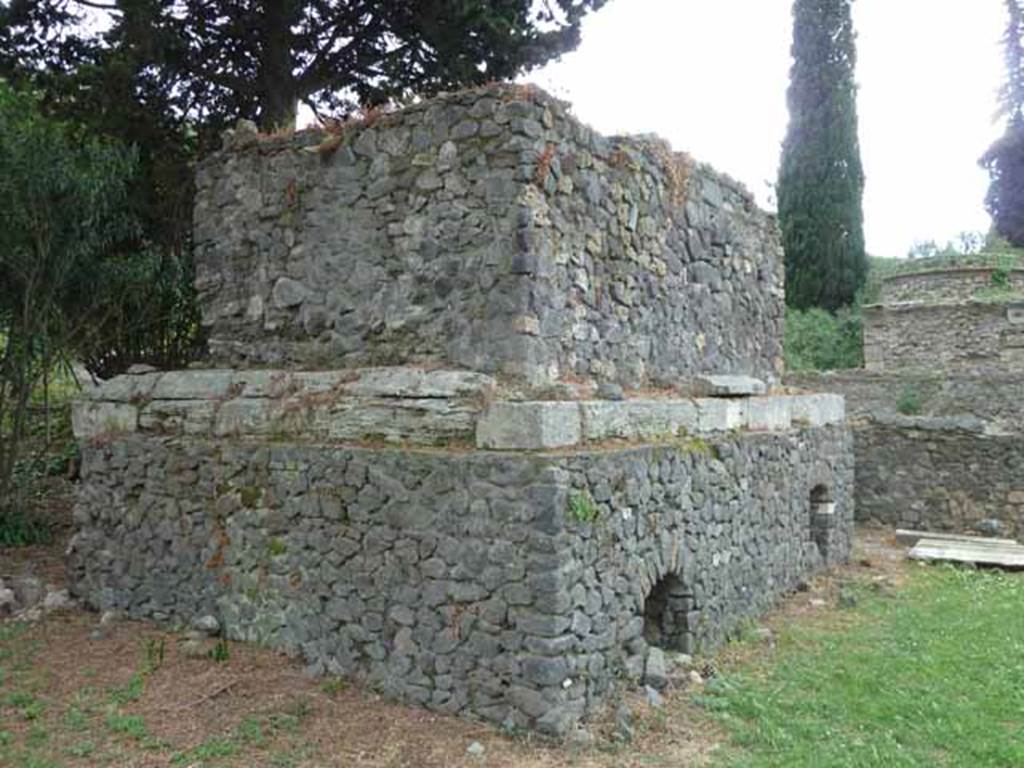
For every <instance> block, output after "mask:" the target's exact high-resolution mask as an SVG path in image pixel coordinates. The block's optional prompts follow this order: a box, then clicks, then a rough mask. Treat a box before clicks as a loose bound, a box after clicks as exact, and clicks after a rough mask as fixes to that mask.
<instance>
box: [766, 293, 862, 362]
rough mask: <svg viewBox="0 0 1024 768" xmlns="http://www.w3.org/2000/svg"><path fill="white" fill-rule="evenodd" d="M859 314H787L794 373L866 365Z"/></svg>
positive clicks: (792, 311)
mask: <svg viewBox="0 0 1024 768" xmlns="http://www.w3.org/2000/svg"><path fill="white" fill-rule="evenodd" d="M862 331H863V328H862V322H861V316H860V313H859V311H857V310H855V309H850V308H844V309H840V310H839V311H838V312H836V313H834V314H833V313H831V312H828V311H826V310H824V309H817V308H814V309H807V310H798V309H788V310H787V311H786V332H785V356H786V368H787V369H788V370H790V371H815V370H817V371H826V370H835V369H841V368H859V367H861V366H862V365H863V364H864V350H863V341H862V335H863V332H862Z"/></svg>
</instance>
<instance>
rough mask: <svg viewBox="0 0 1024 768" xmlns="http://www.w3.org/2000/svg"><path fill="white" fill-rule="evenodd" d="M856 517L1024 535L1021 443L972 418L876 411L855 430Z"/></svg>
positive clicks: (908, 525)
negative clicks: (878, 414)
mask: <svg viewBox="0 0 1024 768" xmlns="http://www.w3.org/2000/svg"><path fill="white" fill-rule="evenodd" d="M854 433H855V439H854V444H855V448H856V466H857V485H856V491H857V493H856V499H857V500H856V506H857V517H858V519H860V520H875V521H880V522H883V523H888V524H891V525H896V526H901V527H906V528H917V529H921V530H929V531H959V532H973V533H978V532H982V533H986V534H989V535H992V534H997V535H1005V536H1011V537H1021V536H1024V441H1022V440H1021V435H1020V434H988V433H986V431H985V429H984V426H983V425H979V424H978V423H977V422H976V421H973V420H971V419H966V420H958V419H938V418H931V417H888V418H885V417H879V418H875V419H872V420H870V421H865V422H861V423H860V424H857V425H856V426H855V428H854Z"/></svg>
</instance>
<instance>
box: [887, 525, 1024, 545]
mask: <svg viewBox="0 0 1024 768" xmlns="http://www.w3.org/2000/svg"><path fill="white" fill-rule="evenodd" d="M921 539H932V540H935V541H963V542H967V543H968V544H977V545H978V546H983V547H984V546H1000V547H1001V546H1006V545H1007V544H1018V543H1019V542H1018V541H1016V540H1014V539H991V538H988V537H985V536H964V535H962V534H959V533H936V532H933V531H911V530H908V529H906V528H898V529H897V530H896V541H898V542H899V543H900V544H905V545H907V546H908V547H912V546H914V545H915V544H917V542H919V541H920V540H921Z"/></svg>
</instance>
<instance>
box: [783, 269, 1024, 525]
mask: <svg viewBox="0 0 1024 768" xmlns="http://www.w3.org/2000/svg"><path fill="white" fill-rule="evenodd" d="M994 275H996V276H998V278H997V279H994V277H993V276H994ZM1022 275H1024V273H1022V272H1021V270H1017V269H1001V270H997V269H996V268H993V267H984V266H961V267H957V266H952V267H951V266H950V265H948V264H944V265H943V268H941V269H935V268H931V267H930V266H929V261H928V260H922V263H921V264H920V270H919V271H916V272H911V273H907V274H903V275H898V276H894V277H890V278H888V279H886V280H885V281H884V282H883V284H882V303H881V304H879V305H877V306H874V307H866V308H865V311H864V344H865V349H864V354H865V366H866V369H867V370H862V371H836V372H832V373H828V374H824V375H822V374H800V375H791V376H789V377H787V382H788V383H790V384H793V385H795V386H801V387H808V388H812V389H815V388H821V389H825V390H827V391H836V392H842V393H844V394H845V396H846V400H847V404H848V410H849V416H850V419H851V422H852V424H853V429H854V434H855V440H854V443H855V446H856V458H857V461H856V464H857V486H856V501H857V504H856V507H857V515H858V517H859V518H860V519H863V520H875V521H880V522H884V523H887V524H892V525H896V526H901V527H910V528H921V529H925V530H939V531H957V532H974V533H983V534H988V535H1002V536H1016V537H1020V536H1024V440H1022V439H1021V438H1022V435H1024V407H1022V403H1024V357H1022V353H1024V310H1022V305H1021V304H1020V302H1021V300H1022V299H1024V294H1022V293H1021V288H1022V286H1024V277H1022Z"/></svg>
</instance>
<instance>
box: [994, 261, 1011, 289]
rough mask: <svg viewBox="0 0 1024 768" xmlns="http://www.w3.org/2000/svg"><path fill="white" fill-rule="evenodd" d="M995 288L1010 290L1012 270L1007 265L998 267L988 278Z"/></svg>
mask: <svg viewBox="0 0 1024 768" xmlns="http://www.w3.org/2000/svg"><path fill="white" fill-rule="evenodd" d="M988 281H989V283H990V284H991V285H992V287H993V288H996V289H998V290H1001V291H1008V290H1010V287H1011V286H1010V270H1009V269H1007V268H1006V267H996V268H995V269H993V270H992V273H991V274H990V275H989V278H988Z"/></svg>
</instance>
